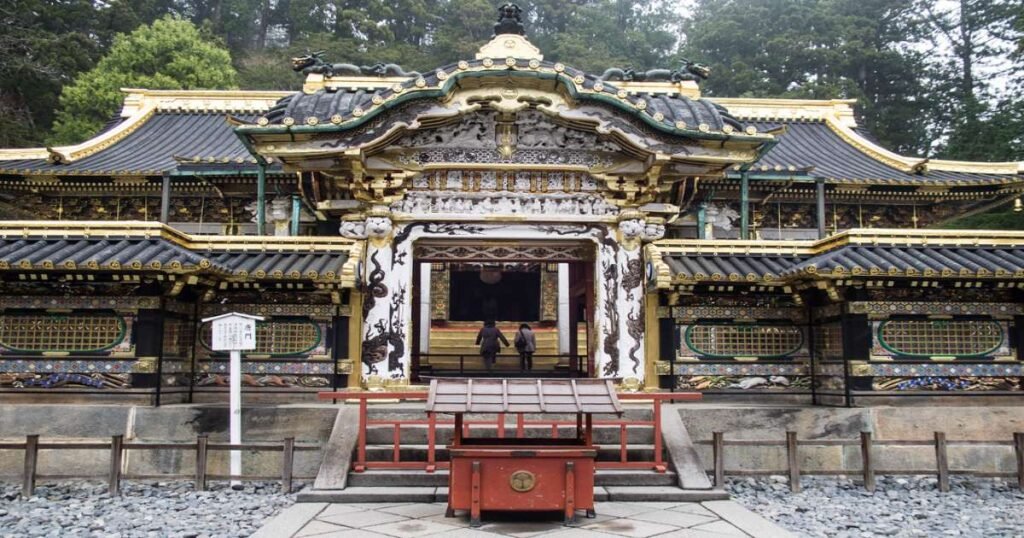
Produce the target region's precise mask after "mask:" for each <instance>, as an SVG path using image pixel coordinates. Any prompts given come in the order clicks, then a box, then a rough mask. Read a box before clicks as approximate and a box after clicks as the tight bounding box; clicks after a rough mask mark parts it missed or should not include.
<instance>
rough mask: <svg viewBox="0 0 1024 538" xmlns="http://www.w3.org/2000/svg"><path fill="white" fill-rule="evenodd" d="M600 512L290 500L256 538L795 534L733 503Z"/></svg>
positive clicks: (629, 505) (603, 507) (634, 505)
mask: <svg viewBox="0 0 1024 538" xmlns="http://www.w3.org/2000/svg"><path fill="white" fill-rule="evenodd" d="M596 508H597V517H595V518H592V519H587V518H585V517H583V516H582V512H581V513H580V518H579V522H578V523H577V524H576V525H573V526H571V527H567V526H564V525H562V523H561V519H560V516H559V515H558V514H552V515H546V514H529V513H501V512H498V513H487V512H485V513H484V518H483V520H484V525H483V526H482V527H479V528H476V529H472V528H470V527H469V515H468V514H466V513H459V515H458V516H457V517H454V518H446V517H444V511H445V505H444V503H365V504H326V503H301V504H295V505H293V506H291V507H289V508H288V509H286V510H285V511H284V512H282V513H281V514H279V515H278V516H277V517H275V518H274V519H272V520H271V521H270V522H269V523H267V524H266V525H264V526H263V528H262V529H260V530H259V532H257V533H256V534H255V535H253V538H304V537H313V538H364V537H366V538H370V537H381V538H417V537H420V536H435V537H437V538H494V537H495V536H514V537H517V538H532V537H535V536H536V537H540V536H544V537H548V536H551V537H556V538H577V537H588V536H590V537H595V538H609V537H610V536H627V537H631V538H648V537H653V536H657V537H659V538H661V537H692V538H712V537H720V538H721V537H732V538H736V537H757V538H775V537H780V538H781V537H792V536H794V535H793V534H791V533H790V532H788V531H786V530H784V529H782V528H780V527H778V526H777V525H775V524H774V523H771V522H769V521H768V520H766V519H764V518H762V517H761V516H759V515H757V514H755V513H753V512H751V511H749V510H747V509H746V508H744V507H742V506H740V505H739V504H737V503H735V502H733V501H709V502H703V503H692V502H691V503H679V502H671V503H662V502H603V503H602V502H599V503H597V506H596Z"/></svg>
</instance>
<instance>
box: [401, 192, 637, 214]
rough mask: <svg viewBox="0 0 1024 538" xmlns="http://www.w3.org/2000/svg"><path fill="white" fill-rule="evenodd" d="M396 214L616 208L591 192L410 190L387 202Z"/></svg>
mask: <svg viewBox="0 0 1024 538" xmlns="http://www.w3.org/2000/svg"><path fill="white" fill-rule="evenodd" d="M391 209H392V211H397V212H400V213H411V214H414V215H420V214H430V215H437V214H451V215H490V214H499V215H548V216H551V215H592V216H599V217H600V216H607V215H616V214H618V211H619V210H618V208H617V207H616V206H613V205H611V204H609V203H607V202H605V201H604V199H603V198H602V197H600V196H597V195H592V194H548V195H540V194H528V193H522V194H521V193H506V194H494V195H491V194H488V193H465V194H462V193H460V194H453V193H452V192H444V191H430V192H411V193H409V194H408V195H406V197H405V199H404V200H402V201H399V202H395V203H393V204H391Z"/></svg>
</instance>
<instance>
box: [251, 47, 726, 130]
mask: <svg viewBox="0 0 1024 538" xmlns="http://www.w3.org/2000/svg"><path fill="white" fill-rule="evenodd" d="M483 62H484V60H472V61H469V62H466V63H465V64H463V65H462V66H459V65H457V64H451V65H446V66H443V67H440V68H438V69H436V70H433V71H430V72H427V73H425V74H424V75H423V76H422V79H419V80H422V82H420V83H419V84H417V79H416V77H410V78H409V79H408V80H407V81H406V82H403V83H399V84H397V85H396V86H389V87H387V88H382V89H375V90H368V89H362V88H338V89H331V88H325V89H320V90H317V91H316V92H313V93H310V94H306V93H302V92H298V93H295V94H293V95H289V96H287V97H284V98H283V99H281V100H280V101H279V102H278V103H277V105H275V106H273V107H272V108H271V109H270V111H269V112H267V114H266V120H267V121H268V123H269V125H270V126H274V125H282V124H283V122H285V119H286V118H288V119H290V120H291V121H293V122H294V123H295V124H296V125H303V124H307V125H322V126H323V125H330V123H331V121H332V118H334V117H338V118H343V119H344V120H346V121H347V120H350V119H351V118H352V117H353V116H354V115H362V114H363V113H364V112H369V111H370V110H371V109H372V108H374V107H375V106H376V105H378V104H381V103H388V102H389V100H390V101H391V102H403V103H404V102H408V101H410V100H414V99H431V98H437V97H438V96H440V95H441V94H443V93H444V90H437V89H436V88H437V87H438V84H439V83H441V84H442V85H443V86H444V85H446V84H451V83H452V82H454V81H455V80H456V79H457V78H458V77H476V76H482V75H484V74H489V75H495V74H497V73H501V71H498V70H497V68H496V67H495V68H494V69H491V70H488V71H473V70H474V69H477V68H480V67H481V66H482V65H484V64H483ZM555 72H558V73H559V75H558V76H564V77H568V78H569V79H575V80H576V81H577V83H576V85H579V86H581V87H582V88H584V89H587V90H592V91H593V93H580V94H579V95H578V96H577V97H578V98H580V99H581V100H593V101H598V102H604V103H607V104H611V105H613V106H619V107H620V108H622V109H623V110H628V111H629V113H631V114H637V115H639V114H641V113H646V115H647V116H650V117H652V118H655V117H657V118H660V119H658V120H657V121H655V122H654V123H653V124H652V125H655V126H660V127H662V128H663V129H664V130H667V131H672V130H674V129H677V128H678V125H679V124H685V126H686V128H688V129H691V130H696V129H697V128H698V127H699V126H701V125H704V126H705V128H706V129H707V130H708V131H716V132H720V131H722V129H723V127H725V126H726V125H729V126H730V127H732V128H733V129H735V130H736V131H739V132H740V133H742V131H741V125H740V123H739V122H738V121H736V119H734V118H732V117H731V116H729V114H728V112H727V111H726V110H725V109H724V108H722V107H721V106H719V105H717V104H715V103H714V102H712V101H710V100H706V99H690V98H688V97H685V96H682V95H678V94H668V93H664V94H654V93H646V92H639V93H637V92H632V93H630V95H629V96H628V98H627V99H628V102H624V101H623V100H621V99H619V98H618V97H617V94H618V91H619V88H618V86H616V83H615V82H614V81H601V80H600V79H599V78H598V77H596V76H594V75H590V74H587V73H584V72H583V71H579V70H577V69H574V68H572V67H568V66H564V67H563V66H560V65H559V66H557V67H556V64H555V63H553V62H547V61H541V62H539V63H538V64H537V67H536V68H535V69H532V70H518V71H511V70H510V71H508V73H509V76H517V77H536V78H543V77H548V78H555V77H556V75H555V74H554V73H555ZM439 73H444V75H442V76H443V77H444V78H443V79H440V78H439V77H438V74H439ZM579 81H582V82H579ZM425 89H433V90H425ZM399 94H404V95H401V96H399ZM640 101H644V103H643V104H642V105H638V103H639V102H640ZM386 107H387V105H385V108H386ZM357 109H358V112H357ZM376 109H377V110H379V109H380V107H377V108H376ZM368 115H369V114H368ZM310 118H316V120H315V123H313V124H310V123H308V122H309V121H310Z"/></svg>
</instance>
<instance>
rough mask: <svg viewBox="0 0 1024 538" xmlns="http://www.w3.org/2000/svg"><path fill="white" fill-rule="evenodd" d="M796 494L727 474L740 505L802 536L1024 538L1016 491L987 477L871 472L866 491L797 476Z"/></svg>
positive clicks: (770, 482) (784, 485) (782, 484)
mask: <svg viewBox="0 0 1024 538" xmlns="http://www.w3.org/2000/svg"><path fill="white" fill-rule="evenodd" d="M801 485H802V486H803V491H802V492H801V493H790V492H789V484H788V482H787V480H786V478H784V477H781V476H772V477H769V478H761V479H753V478H742V479H741V478H737V479H731V480H730V481H729V484H728V490H729V492H730V493H732V495H733V499H734V500H736V501H738V502H740V503H742V504H743V505H744V506H746V507H747V508H749V509H751V510H753V511H755V512H757V513H759V514H761V515H762V516H765V517H767V518H768V519H770V520H772V521H774V522H775V523H778V524H779V525H781V526H783V527H785V528H787V529H789V530H792V531H794V532H797V533H799V534H800V535H802V536H828V537H872V536H929V537H931V536H979V537H980V536H984V537H986V538H989V537H1003V536H1006V537H1011V536H1024V518H1022V517H1021V514H1024V492H1021V490H1019V489H1017V487H1016V484H1015V483H1014V484H1013V485H1011V484H1010V483H1008V482H1006V481H1003V480H998V479H990V478H975V477H966V476H965V477H958V476H954V477H951V478H950V491H949V493H941V492H939V490H938V488H937V486H936V479H935V477H909V476H908V477H881V476H880V477H878V479H877V489H876V491H875V493H874V494H871V493H868V492H867V491H865V490H864V487H863V486H862V485H861V484H860V483H859V482H857V483H855V482H854V480H852V479H848V478H839V479H837V478H826V477H805V478H804V479H803V480H802V482H801Z"/></svg>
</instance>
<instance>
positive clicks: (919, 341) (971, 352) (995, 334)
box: [878, 319, 1003, 357]
mask: <svg viewBox="0 0 1024 538" xmlns="http://www.w3.org/2000/svg"><path fill="white" fill-rule="evenodd" d="M878 342H879V343H880V344H882V347H884V348H885V349H886V350H888V351H891V352H893V353H895V354H897V355H906V356H911V357H932V356H958V357H960V356H978V355H986V354H989V353H991V352H993V351H995V350H996V349H997V348H999V346H1000V345H1002V343H1003V327H1002V326H1001V325H1000V324H999V322H997V321H993V320H944V319H943V320H892V321H886V322H883V323H881V324H879V326H878Z"/></svg>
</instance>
